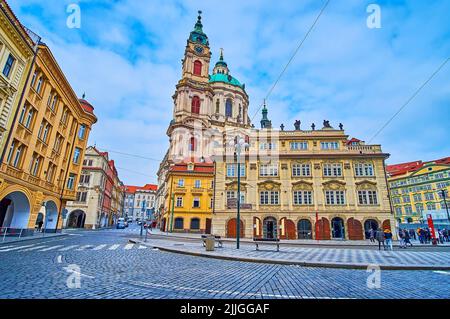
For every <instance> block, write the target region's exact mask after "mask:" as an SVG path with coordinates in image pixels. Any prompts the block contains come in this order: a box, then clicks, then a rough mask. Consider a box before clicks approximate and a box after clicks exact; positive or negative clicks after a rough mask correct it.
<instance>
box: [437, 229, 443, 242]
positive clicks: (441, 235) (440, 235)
mask: <svg viewBox="0 0 450 319" xmlns="http://www.w3.org/2000/svg"><path fill="white" fill-rule="evenodd" d="M438 234H439V242H440V243H441V244H443V243H444V232H443V230H442V229H438Z"/></svg>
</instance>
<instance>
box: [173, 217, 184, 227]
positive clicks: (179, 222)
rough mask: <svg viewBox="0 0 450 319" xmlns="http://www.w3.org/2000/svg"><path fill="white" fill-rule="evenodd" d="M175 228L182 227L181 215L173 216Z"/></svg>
mask: <svg viewBox="0 0 450 319" xmlns="http://www.w3.org/2000/svg"><path fill="white" fill-rule="evenodd" d="M174 228H175V229H183V228H184V220H183V218H181V217H177V218H175V225H174Z"/></svg>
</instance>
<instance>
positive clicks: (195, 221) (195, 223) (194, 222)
mask: <svg viewBox="0 0 450 319" xmlns="http://www.w3.org/2000/svg"><path fill="white" fill-rule="evenodd" d="M191 229H193V230H198V229H200V219H198V218H192V219H191Z"/></svg>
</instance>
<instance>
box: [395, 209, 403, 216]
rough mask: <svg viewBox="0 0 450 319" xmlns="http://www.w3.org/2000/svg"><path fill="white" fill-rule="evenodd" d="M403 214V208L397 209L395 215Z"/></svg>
mask: <svg viewBox="0 0 450 319" xmlns="http://www.w3.org/2000/svg"><path fill="white" fill-rule="evenodd" d="M402 213H403V211H402V208H401V207H395V214H397V215H401V214H402Z"/></svg>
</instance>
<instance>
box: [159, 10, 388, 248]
mask: <svg viewBox="0 0 450 319" xmlns="http://www.w3.org/2000/svg"><path fill="white" fill-rule="evenodd" d="M211 55H212V54H211V51H210V48H209V40H208V37H207V36H206V34H205V33H204V32H203V25H202V21H201V16H200V12H199V16H198V20H197V23H196V24H195V27H194V30H193V31H192V32H191V33H190V35H189V38H188V40H187V45H186V49H185V54H184V59H183V60H182V62H183V64H182V78H181V80H180V81H179V82H178V84H177V86H176V91H175V94H174V95H173V100H174V112H173V120H172V121H171V123H170V125H169V128H168V130H167V135H168V136H169V140H170V147H169V149H168V151H167V153H166V155H165V157H164V159H163V161H162V163H161V165H160V168H159V170H158V183H159V189H158V193H157V214H158V216H159V220H160V227H161V229H162V230H164V231H181V232H191V231H194V232H202V233H203V232H205V233H214V234H216V235H220V236H224V237H229V238H233V237H236V229H237V227H236V224H237V222H238V221H237V218H236V210H237V205H238V204H237V202H238V201H237V197H238V194H237V164H236V161H237V157H236V150H235V148H234V147H233V146H231V145H230V141H237V140H239V139H242V140H243V141H245V142H247V147H246V149H245V150H244V151H243V154H242V157H241V168H240V170H241V171H240V176H241V192H240V221H239V223H240V232H241V234H240V235H241V237H246V238H281V239H321V240H327V239H349V240H360V239H364V238H366V237H367V236H368V233H369V231H370V229H377V228H384V229H387V228H389V229H390V228H391V226H393V225H394V224H393V223H394V218H393V215H392V210H391V207H390V202H389V198H388V190H387V183H386V175H385V160H386V158H388V157H389V154H386V153H383V152H382V150H381V146H380V145H366V144H365V143H364V142H363V141H360V140H357V139H349V136H348V135H346V134H345V132H344V130H343V125H342V124H340V125H339V128H338V129H335V128H333V127H332V126H331V125H330V123H329V121H324V123H323V128H321V129H319V128H317V129H316V125H315V124H312V126H311V129H308V130H303V129H301V122H300V121H296V122H295V123H294V125H293V126H294V129H293V130H288V129H285V127H284V125H281V128H280V129H274V128H273V127H272V123H271V121H270V120H269V118H268V109H267V107H266V104H265V103H264V107H263V110H262V119H261V121H260V123H261V129H255V127H254V125H252V123H251V121H250V118H249V116H248V107H249V96H248V94H247V93H246V91H245V85H244V84H241V83H240V82H239V81H238V80H237V79H236V78H234V77H233V76H232V75H231V72H230V69H229V68H228V64H227V63H226V62H225V61H224V56H223V51H221V52H220V57H219V59H218V61H217V62H216V63H215V65H214V67H213V69H212V74H209V69H210V61H211ZM180 163H181V164H186V165H188V166H189V165H194V166H195V164H196V163H197V164H200V166H201V165H202V164H205V163H206V164H208V163H209V164H212V165H213V167H214V177H213V181H212V183H211V187H210V188H211V191H206V190H205V193H204V195H203V196H210V198H208V200H206V202H209V201H210V202H211V205H210V207H208V209H207V213H206V215H207V216H206V222H205V223H202V225H205V226H204V227H200V229H199V228H198V227H196V229H195V230H193V229H190V227H189V225H191V224H192V223H191V222H190V221H189V220H195V221H197V220H198V218H199V216H196V215H199V214H201V212H200V211H199V212H198V213H196V211H195V210H194V211H192V210H191V211H192V213H189V215H186V214H185V215H183V216H174V208H175V206H176V207H177V208H178V204H179V203H183V205H188V206H190V205H191V204H192V203H190V202H186V201H183V198H184V197H186V198H189V199H192V198H193V201H194V202H195V201H196V200H197V201H199V199H198V198H197V199H195V198H196V197H195V194H196V193H199V194H200V193H201V192H199V191H198V189H197V190H196V188H198V187H196V186H195V185H186V184H184V180H182V178H179V179H178V182H177V176H176V174H175V175H174V171H176V170H174V169H171V168H174V167H175V166H176V165H180ZM169 172H170V174H168V173H169ZM183 174H186V171H185V172H183ZM169 175H170V182H169ZM182 181H183V182H182ZM177 183H178V184H177ZM169 184H170V185H176V187H169ZM197 186H198V185H197ZM187 193H188V194H189V197H187ZM199 196H200V195H199ZM175 199H176V200H175ZM191 215H192V216H191ZM203 217H205V215H203ZM174 219H177V221H176V223H174ZM184 219H188V220H184ZM174 224H177V225H178V226H180V225H181V227H177V228H176V229H174V228H173V227H172V226H171V225H174ZM196 224H197V223H196Z"/></svg>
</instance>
